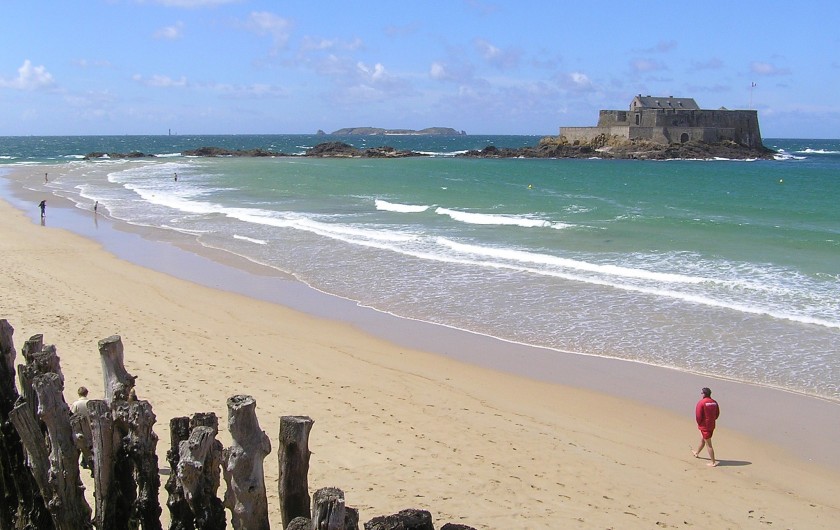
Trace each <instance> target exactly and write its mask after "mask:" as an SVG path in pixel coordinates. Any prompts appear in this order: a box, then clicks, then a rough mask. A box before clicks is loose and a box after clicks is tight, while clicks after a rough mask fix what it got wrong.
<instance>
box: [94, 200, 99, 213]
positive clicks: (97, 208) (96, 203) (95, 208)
mask: <svg viewBox="0 0 840 530" xmlns="http://www.w3.org/2000/svg"><path fill="white" fill-rule="evenodd" d="M98 210H99V201H96V202H95V203H93V213H96V212H97V211H98Z"/></svg>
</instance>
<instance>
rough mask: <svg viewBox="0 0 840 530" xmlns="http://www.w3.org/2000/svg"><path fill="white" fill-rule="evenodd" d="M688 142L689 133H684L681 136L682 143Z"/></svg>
mask: <svg viewBox="0 0 840 530" xmlns="http://www.w3.org/2000/svg"><path fill="white" fill-rule="evenodd" d="M687 141H688V133H682V134H681V135H680V143H682V144H684V143H686V142H687Z"/></svg>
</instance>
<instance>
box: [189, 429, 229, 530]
mask: <svg viewBox="0 0 840 530" xmlns="http://www.w3.org/2000/svg"><path fill="white" fill-rule="evenodd" d="M216 432H217V431H216V430H215V429H213V428H212V427H204V426H199V427H196V428H194V429H193V430H192V432H191V433H190V437H189V439H188V440H186V441H184V442H181V446H180V455H179V462H178V481H179V483H180V485H181V487H182V488H183V490H184V497H185V499H186V501H187V503H188V504H189V506H190V509H191V510H192V512H193V516H194V517H195V526H196V528H202V529H206V530H224V528H225V510H224V506H223V505H222V501H221V500H220V499H219V498H218V497H217V496H216V492H217V491H218V489H219V482H220V476H219V475H220V467H221V460H222V444H221V442H219V441H218V440H216Z"/></svg>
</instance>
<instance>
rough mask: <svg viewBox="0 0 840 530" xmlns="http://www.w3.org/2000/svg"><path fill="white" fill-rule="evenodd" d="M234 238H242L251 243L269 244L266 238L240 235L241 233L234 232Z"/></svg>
mask: <svg viewBox="0 0 840 530" xmlns="http://www.w3.org/2000/svg"><path fill="white" fill-rule="evenodd" d="M233 239H241V240H242V241H247V242H249V243H255V244H257V245H267V244H268V241H266V240H264V239H255V238H253V237H248V236H240V235H239V234H233Z"/></svg>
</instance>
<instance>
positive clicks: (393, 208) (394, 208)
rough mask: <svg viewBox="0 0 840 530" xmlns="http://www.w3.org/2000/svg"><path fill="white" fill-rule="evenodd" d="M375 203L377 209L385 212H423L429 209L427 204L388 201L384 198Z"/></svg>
mask: <svg viewBox="0 0 840 530" xmlns="http://www.w3.org/2000/svg"><path fill="white" fill-rule="evenodd" d="M373 203H374V205H375V206H376V209H377V210H382V211H385V212H398V213H421V212H425V211H426V210H428V209H429V206H425V205H414V204H400V203H396V202H388V201H385V200H382V199H376V200H374V201H373Z"/></svg>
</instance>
